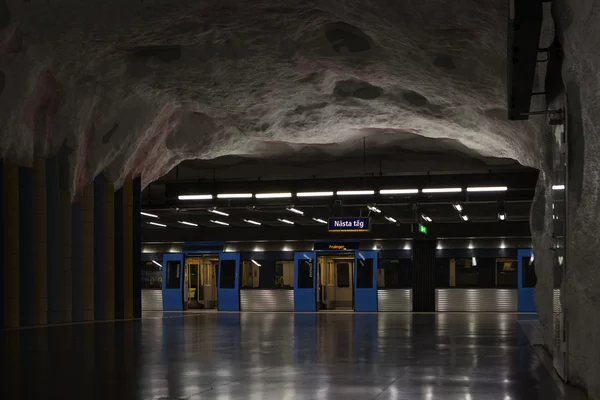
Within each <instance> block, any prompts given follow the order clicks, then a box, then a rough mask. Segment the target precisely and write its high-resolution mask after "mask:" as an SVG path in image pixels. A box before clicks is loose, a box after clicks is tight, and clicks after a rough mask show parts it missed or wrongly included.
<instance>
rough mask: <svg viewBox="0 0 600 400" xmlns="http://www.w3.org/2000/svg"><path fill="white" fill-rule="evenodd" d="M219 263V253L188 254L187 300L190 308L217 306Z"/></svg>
mask: <svg viewBox="0 0 600 400" xmlns="http://www.w3.org/2000/svg"><path fill="white" fill-rule="evenodd" d="M218 264H219V256H218V255H217V254H205V255H193V256H186V258H185V270H186V274H187V276H188V285H187V286H188V287H187V299H186V302H187V304H188V307H189V308H196V309H214V308H217V270H218ZM184 287H185V285H184ZM184 308H185V307H184Z"/></svg>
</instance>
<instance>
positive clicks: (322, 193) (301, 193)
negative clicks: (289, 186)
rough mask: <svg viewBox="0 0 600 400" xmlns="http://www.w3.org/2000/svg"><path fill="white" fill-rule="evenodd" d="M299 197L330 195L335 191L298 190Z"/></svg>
mask: <svg viewBox="0 0 600 400" xmlns="http://www.w3.org/2000/svg"><path fill="white" fill-rule="evenodd" d="M296 196H298V197H328V196H333V192H298V193H296Z"/></svg>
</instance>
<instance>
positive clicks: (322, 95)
mask: <svg viewBox="0 0 600 400" xmlns="http://www.w3.org/2000/svg"><path fill="white" fill-rule="evenodd" d="M1 4H2V7H3V8H4V10H5V12H4V13H3V19H2V24H0V29H1V31H0V55H1V57H0V71H2V76H3V87H2V93H1V94H0V132H1V135H2V146H1V151H0V154H1V156H2V157H4V158H17V159H18V160H20V161H21V162H22V163H30V160H31V158H32V154H34V153H54V152H56V151H58V149H59V148H61V147H62V148H63V151H64V152H65V153H69V154H70V157H71V164H72V168H71V174H72V182H73V183H72V190H73V192H74V193H77V192H79V191H80V190H81V188H82V187H83V185H84V184H85V182H89V181H90V179H91V178H92V177H93V176H94V175H95V174H97V173H99V172H101V171H104V172H105V173H106V175H107V176H108V177H109V178H111V180H114V181H116V182H117V185H118V184H119V182H121V181H123V180H124V179H126V178H127V177H128V176H131V175H132V174H136V173H141V174H142V178H143V185H145V184H147V183H148V182H151V181H152V180H154V179H156V178H158V177H160V176H161V175H162V174H164V173H165V172H166V171H168V170H169V169H171V168H172V167H173V166H174V165H176V164H177V163H179V162H180V161H181V160H185V159H192V158H196V159H210V158H214V157H218V156H222V155H251V156H253V157H257V158H268V157H269V156H270V152H271V151H273V150H274V149H275V148H279V147H277V146H276V144H278V143H291V144H294V145H297V146H294V149H293V150H289V151H290V152H291V151H294V152H298V151H302V148H303V147H306V146H309V145H323V144H330V143H344V142H351V141H354V142H357V143H360V142H359V141H357V140H356V139H357V138H361V137H364V136H366V137H378V136H380V135H383V134H391V135H394V134H398V135H401V134H405V133H407V132H409V133H413V134H418V135H422V136H425V137H430V138H445V139H451V140H450V141H449V142H448V143H451V142H456V143H458V144H459V145H460V146H464V147H465V148H466V149H469V151H472V152H474V153H476V154H480V155H482V156H485V157H500V158H510V159H514V160H518V161H519V162H521V163H522V164H525V165H529V166H537V165H538V159H537V156H538V155H537V154H536V153H535V152H531V151H528V150H527V149H532V148H537V140H538V139H537V137H536V124H535V123H528V122H521V123H512V122H508V121H507V120H506V111H505V108H506V99H505V86H504V85H505V57H506V46H505V44H506V17H507V12H508V10H507V7H506V4H505V2H504V1H496V0H490V1H485V2H482V1H480V0H463V1H460V2H456V1H449V0H430V1H427V2H423V1H420V0H407V1H402V2H386V1H370V2H355V1H350V0H335V1H317V0H312V1H311V0H309V1H305V0H296V1H286V2H285V3H282V2H279V1H273V0H270V1H268V0H261V1H253V2H239V1H228V0H205V1H197V0H195V1H191V0H181V1H177V2H174V1H171V0H169V1H167V0H147V1H144V2H137V1H135V2H134V1H118V0H103V1H99V0H92V1H86V2H81V1H75V0H60V1H53V2H51V3H47V4H46V3H40V2H37V1H32V2H23V1H20V0H1ZM273 145H275V146H273ZM382 146H385V144H382ZM453 146H454V145H453ZM399 150H401V146H400V147H399Z"/></svg>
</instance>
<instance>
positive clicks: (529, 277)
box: [521, 257, 537, 288]
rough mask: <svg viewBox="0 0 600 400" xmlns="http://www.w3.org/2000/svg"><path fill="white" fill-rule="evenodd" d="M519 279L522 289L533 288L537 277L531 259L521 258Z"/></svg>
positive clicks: (533, 262)
mask: <svg viewBox="0 0 600 400" xmlns="http://www.w3.org/2000/svg"><path fill="white" fill-rule="evenodd" d="M521 268H522V269H521V279H522V280H523V287H524V288H532V287H535V284H536V283H537V276H536V275H535V261H534V260H532V259H531V257H523V258H521Z"/></svg>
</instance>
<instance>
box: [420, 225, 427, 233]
mask: <svg viewBox="0 0 600 400" xmlns="http://www.w3.org/2000/svg"><path fill="white" fill-rule="evenodd" d="M419 233H422V234H423V235H427V227H426V226H425V225H423V224H419Z"/></svg>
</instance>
